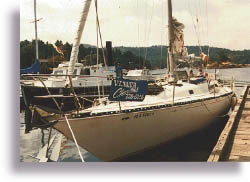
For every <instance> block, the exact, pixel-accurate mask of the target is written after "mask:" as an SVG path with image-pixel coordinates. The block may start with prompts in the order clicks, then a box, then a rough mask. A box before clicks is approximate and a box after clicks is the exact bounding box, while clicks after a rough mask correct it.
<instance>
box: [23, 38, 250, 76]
mask: <svg viewBox="0 0 250 182" xmlns="http://www.w3.org/2000/svg"><path fill="white" fill-rule="evenodd" d="M55 46H56V47H57V48H58V50H60V51H61V52H62V53H63V54H60V53H58V52H57V51H56V49H55ZM38 47H39V59H40V60H41V59H45V60H47V61H48V62H46V63H41V71H40V73H51V72H52V69H53V68H55V67H57V66H58V64H60V63H62V62H64V61H69V60H70V54H71V50H72V44H70V43H68V42H66V43H63V42H62V41H60V40H57V41H56V42H55V43H54V45H53V44H51V43H49V42H43V41H42V40H39V41H38ZM187 49H188V53H189V54H191V53H194V54H195V55H197V56H198V55H199V52H200V50H199V47H198V46H187ZM201 49H202V51H203V52H204V53H205V54H208V47H207V46H203V47H201ZM105 51H106V50H105ZM35 52H36V51H35V40H32V41H28V40H24V41H20V68H27V67H29V66H31V65H32V63H34V61H35ZM96 53H97V48H96V47H95V46H92V45H88V44H80V46H79V54H78V62H82V63H83V64H85V65H94V64H96V60H97V59H96V57H97V54H96ZM112 55H113V60H114V63H115V64H117V63H120V65H121V66H122V68H124V69H141V68H144V67H146V68H148V69H156V68H166V55H167V46H151V47H123V46H121V47H114V48H113V50H112ZM99 61H100V63H103V62H104V59H103V55H102V50H101V48H99ZM225 61H229V62H232V63H234V64H250V50H243V51H232V50H229V49H223V48H216V47H211V48H210V62H217V63H221V62H225ZM183 66H186V65H185V64H184V65H183Z"/></svg>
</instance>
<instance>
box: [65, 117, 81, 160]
mask: <svg viewBox="0 0 250 182" xmlns="http://www.w3.org/2000/svg"><path fill="white" fill-rule="evenodd" d="M64 118H65V120H66V122H67V124H68V127H69V130H70V132H71V135H72V136H73V139H74V142H75V144H76V147H77V150H78V153H79V155H80V158H81V160H82V162H85V161H84V160H83V157H82V153H81V151H80V148H79V145H78V143H77V141H76V138H75V135H74V133H73V131H72V129H71V126H70V124H69V120H68V118H67V116H64Z"/></svg>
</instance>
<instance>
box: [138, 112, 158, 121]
mask: <svg viewBox="0 0 250 182" xmlns="http://www.w3.org/2000/svg"><path fill="white" fill-rule="evenodd" d="M154 115H155V113H153V112H150V113H137V114H135V116H134V118H135V119H137V118H145V117H150V116H154Z"/></svg>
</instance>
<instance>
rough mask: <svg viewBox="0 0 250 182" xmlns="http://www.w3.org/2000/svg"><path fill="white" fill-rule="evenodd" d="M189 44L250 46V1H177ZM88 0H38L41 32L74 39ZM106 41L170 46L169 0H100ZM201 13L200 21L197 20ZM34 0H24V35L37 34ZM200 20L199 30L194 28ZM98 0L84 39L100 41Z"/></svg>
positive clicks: (48, 38) (44, 35) (175, 8)
mask: <svg viewBox="0 0 250 182" xmlns="http://www.w3.org/2000/svg"><path fill="white" fill-rule="evenodd" d="M172 2H173V16H175V17H176V18H177V19H178V20H179V21H181V22H182V23H184V24H185V29H184V34H185V35H184V36H185V37H184V39H185V44H186V45H197V44H198V40H199V41H200V42H201V44H202V45H207V44H209V45H210V46H215V47H221V48H229V49H235V50H243V49H250V0H172ZM83 4H84V0H54V1H51V0H37V18H43V19H42V20H41V21H39V22H38V37H39V39H41V40H43V41H49V42H50V43H54V42H55V41H56V40H62V41H63V42H64V43H65V42H66V41H67V42H69V43H72V42H73V38H74V35H75V32H76V30H77V26H78V20H79V19H80V12H81V10H82V8H83ZM98 9H99V19H100V25H101V32H102V37H103V41H106V40H111V41H112V42H113V46H120V45H123V46H151V45H161V44H162V45H166V42H167V41H166V40H167V0H98ZM196 17H198V20H199V24H198V25H197V23H196ZM33 20H34V6H33V0H21V1H20V39H21V40H25V39H27V40H32V39H34V37H35V33H34V23H30V22H32V21H33ZM194 24H195V27H196V29H195V28H194ZM95 26H96V22H95V10H94V1H92V4H91V8H90V12H89V16H88V18H87V23H86V26H85V30H84V32H83V37H82V40H81V43H86V44H92V45H96V31H95V30H96V28H95Z"/></svg>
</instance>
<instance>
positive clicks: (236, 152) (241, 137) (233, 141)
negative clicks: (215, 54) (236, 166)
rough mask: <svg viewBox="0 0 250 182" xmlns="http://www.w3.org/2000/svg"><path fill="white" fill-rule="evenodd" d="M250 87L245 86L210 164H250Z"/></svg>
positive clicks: (211, 155)
mask: <svg viewBox="0 0 250 182" xmlns="http://www.w3.org/2000/svg"><path fill="white" fill-rule="evenodd" d="M249 88H250V86H245V87H244V89H243V91H242V93H241V95H240V98H239V100H238V102H237V104H236V106H235V108H234V111H233V112H232V114H231V115H230V118H229V120H228V122H227V124H226V126H225V128H224V130H223V131H222V132H221V135H220V137H219V139H218V142H217V144H216V145H215V147H214V149H213V151H212V153H211V154H210V156H209V158H208V160H207V161H208V162H218V161H235V162H243V161H249V162H250V89H249Z"/></svg>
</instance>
